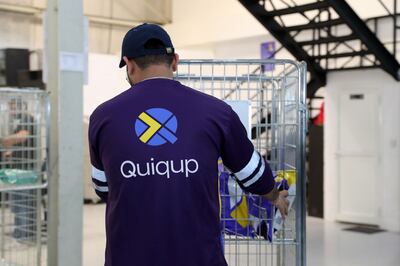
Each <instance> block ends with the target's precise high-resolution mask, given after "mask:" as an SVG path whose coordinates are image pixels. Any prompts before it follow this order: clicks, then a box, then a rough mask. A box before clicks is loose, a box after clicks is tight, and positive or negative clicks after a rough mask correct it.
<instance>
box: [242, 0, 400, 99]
mask: <svg viewBox="0 0 400 266" xmlns="http://www.w3.org/2000/svg"><path fill="white" fill-rule="evenodd" d="M239 2H240V3H241V4H242V5H243V6H244V7H245V8H246V9H247V10H248V11H249V12H250V13H251V14H252V15H253V16H254V17H255V18H256V19H257V20H258V21H259V22H260V23H261V24H262V25H263V26H264V27H265V28H266V29H267V30H268V31H269V32H270V33H271V35H272V36H274V38H275V39H276V40H277V41H279V42H280V43H281V44H282V46H283V47H285V48H286V50H288V51H289V52H290V53H291V54H292V55H293V56H294V57H295V58H296V59H297V60H299V61H305V62H306V63H307V66H308V72H309V74H310V78H309V83H308V86H307V97H308V98H312V97H313V96H314V95H315V92H316V91H317V90H318V89H319V88H320V87H323V86H325V85H326V73H327V72H328V71H337V70H349V69H366V68H381V69H383V70H384V71H386V72H387V73H388V74H390V75H391V76H392V77H393V78H394V79H396V80H398V81H400V64H399V62H398V61H397V60H396V57H395V49H394V52H393V53H391V52H389V50H388V49H387V48H386V47H385V46H384V45H383V44H382V42H381V41H380V40H379V39H378V38H377V36H376V35H375V34H374V32H373V31H371V29H370V28H369V27H368V26H367V24H366V23H365V22H364V21H363V20H362V19H361V18H360V17H359V16H358V15H357V14H356V13H355V12H354V10H353V9H352V8H351V7H350V6H349V5H348V3H347V2H346V1H345V0H320V1H314V2H309V3H307V4H302V5H297V4H296V2H295V0H279V1H274V0H262V1H259V0H239ZM303 2H304V1H303ZM278 4H279V5H278ZM393 18H394V35H395V36H396V31H397V29H398V26H397V20H396V19H397V14H396V12H394V13H393ZM293 21H295V22H296V21H299V22H300V23H293ZM288 22H291V23H288ZM395 39H396V37H395Z"/></svg>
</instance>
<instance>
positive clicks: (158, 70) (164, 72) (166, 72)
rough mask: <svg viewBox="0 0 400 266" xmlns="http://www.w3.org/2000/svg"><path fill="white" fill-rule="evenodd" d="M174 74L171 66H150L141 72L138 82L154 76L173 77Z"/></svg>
mask: <svg viewBox="0 0 400 266" xmlns="http://www.w3.org/2000/svg"><path fill="white" fill-rule="evenodd" d="M173 77H174V74H173V72H172V70H171V69H170V68H167V67H165V66H149V67H148V68H146V69H145V70H143V71H142V72H141V73H140V76H139V77H138V80H137V83H138V82H141V81H143V80H146V79H152V78H168V79H172V78H173Z"/></svg>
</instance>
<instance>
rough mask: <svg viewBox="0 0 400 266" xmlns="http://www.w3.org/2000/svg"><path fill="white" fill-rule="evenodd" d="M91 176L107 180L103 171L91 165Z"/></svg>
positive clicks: (103, 180) (102, 180)
mask: <svg viewBox="0 0 400 266" xmlns="http://www.w3.org/2000/svg"><path fill="white" fill-rule="evenodd" d="M92 178H94V179H96V180H99V181H101V182H107V177H106V174H105V173H104V171H101V170H99V169H97V168H96V167H94V166H93V165H92Z"/></svg>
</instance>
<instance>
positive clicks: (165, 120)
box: [135, 108, 178, 146]
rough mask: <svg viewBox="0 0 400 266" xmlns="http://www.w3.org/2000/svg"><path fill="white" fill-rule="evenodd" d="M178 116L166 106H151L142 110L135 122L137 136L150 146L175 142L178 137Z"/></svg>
mask: <svg viewBox="0 0 400 266" xmlns="http://www.w3.org/2000/svg"><path fill="white" fill-rule="evenodd" d="M177 129H178V120H177V119H176V116H175V115H174V114H173V113H172V112H170V111H168V110H167V109H164V108H151V109H148V110H146V111H144V112H142V113H141V114H140V115H139V116H138V118H137V119H136V122H135V132H136V136H137V137H138V138H139V139H140V141H141V142H143V143H145V144H147V145H150V146H160V145H163V144H165V143H167V142H169V143H171V144H174V143H175V142H176V141H177V140H178V138H177V137H176V130H177Z"/></svg>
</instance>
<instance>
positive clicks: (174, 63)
mask: <svg viewBox="0 0 400 266" xmlns="http://www.w3.org/2000/svg"><path fill="white" fill-rule="evenodd" d="M178 63H179V55H178V54H175V55H174V59H173V60H172V65H171V67H172V71H174V72H175V71H176V70H177V69H178Z"/></svg>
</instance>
